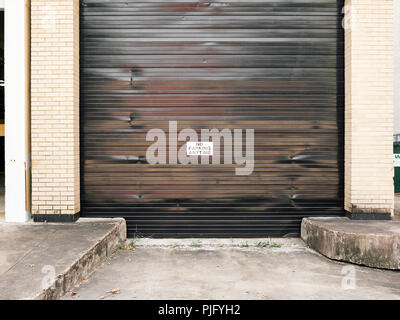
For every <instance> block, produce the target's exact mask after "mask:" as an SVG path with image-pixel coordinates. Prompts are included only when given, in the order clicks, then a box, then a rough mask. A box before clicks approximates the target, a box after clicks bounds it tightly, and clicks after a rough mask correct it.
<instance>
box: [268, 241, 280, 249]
mask: <svg viewBox="0 0 400 320" xmlns="http://www.w3.org/2000/svg"><path fill="white" fill-rule="evenodd" d="M269 247H270V248H280V247H282V245H281V244H279V243H275V242H274V243H272V244H270V245H269Z"/></svg>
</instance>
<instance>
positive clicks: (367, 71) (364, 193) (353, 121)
mask: <svg viewBox="0 0 400 320" xmlns="http://www.w3.org/2000/svg"><path fill="white" fill-rule="evenodd" d="M346 22H348V24H347V25H346V30H345V41H346V44H345V74H346V81H345V86H346V88H345V100H346V110H345V118H346V121H345V209H346V210H347V211H348V212H351V213H390V214H392V213H393V207H394V194H393V192H394V191H393V142H392V141H393V136H392V135H393V1H392V0H379V1H373V0H347V1H346Z"/></svg>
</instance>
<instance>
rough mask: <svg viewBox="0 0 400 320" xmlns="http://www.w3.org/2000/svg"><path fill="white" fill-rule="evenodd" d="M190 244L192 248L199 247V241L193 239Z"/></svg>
mask: <svg viewBox="0 0 400 320" xmlns="http://www.w3.org/2000/svg"><path fill="white" fill-rule="evenodd" d="M190 246H191V247H192V248H200V247H201V241H193V242H192V243H191V244H190Z"/></svg>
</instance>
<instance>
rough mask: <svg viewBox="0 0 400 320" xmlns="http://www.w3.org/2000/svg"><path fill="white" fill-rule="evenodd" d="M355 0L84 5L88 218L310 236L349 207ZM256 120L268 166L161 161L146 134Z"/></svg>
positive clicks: (172, 233)
mask: <svg viewBox="0 0 400 320" xmlns="http://www.w3.org/2000/svg"><path fill="white" fill-rule="evenodd" d="M342 6H343V1H336V0H274V1H272V0H253V1H237V0H226V1H225V0H224V1H214V0H210V1H195V0H172V1H166V0H150V1H149V0H146V1H145V0H141V1H138V0H135V1H133V0H124V1H112V0H109V1H107V0H85V1H82V2H81V14H80V19H81V20H80V21H81V22H80V23H81V30H80V37H81V40H80V41H81V48H80V49H81V57H80V63H81V67H80V72H81V82H80V83H81V84H80V86H81V87H80V89H81V99H80V108H81V190H82V191H81V201H82V203H81V207H82V212H81V213H82V216H88V217H115V216H122V217H124V218H125V219H126V220H127V224H128V234H129V236H133V235H135V234H137V235H143V236H152V237H260V236H261V237H264V236H291V235H298V234H299V230H300V222H301V219H302V218H303V217H307V216H330V215H332V216H337V215H343V213H344V210H343V161H344V159H343V130H344V129H343V117H344V116H343V113H344V112H343V111H344V69H343V67H344V55H343V54H344V32H343V29H342V27H341V20H342ZM170 120H171V121H178V127H179V130H180V129H183V128H193V129H195V130H197V131H200V130H201V129H207V128H209V129H211V128H217V129H219V130H222V129H224V128H230V129H234V128H241V129H249V128H253V129H255V138H254V140H255V149H254V151H255V167H254V172H253V173H252V174H251V175H249V176H236V175H235V173H234V168H233V167H234V166H233V165H226V164H221V165H150V164H147V163H146V159H145V155H146V149H147V147H148V146H149V145H150V144H151V142H146V133H147V132H148V131H149V130H150V129H153V128H160V129H163V130H165V131H166V132H168V121H170Z"/></svg>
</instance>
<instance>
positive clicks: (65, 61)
mask: <svg viewBox="0 0 400 320" xmlns="http://www.w3.org/2000/svg"><path fill="white" fill-rule="evenodd" d="M31 139H32V140H31V141H32V213H33V214H74V213H77V212H79V210H80V199H79V196H80V184H79V183H80V182H79V0H47V1H44V0H32V1H31Z"/></svg>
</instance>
